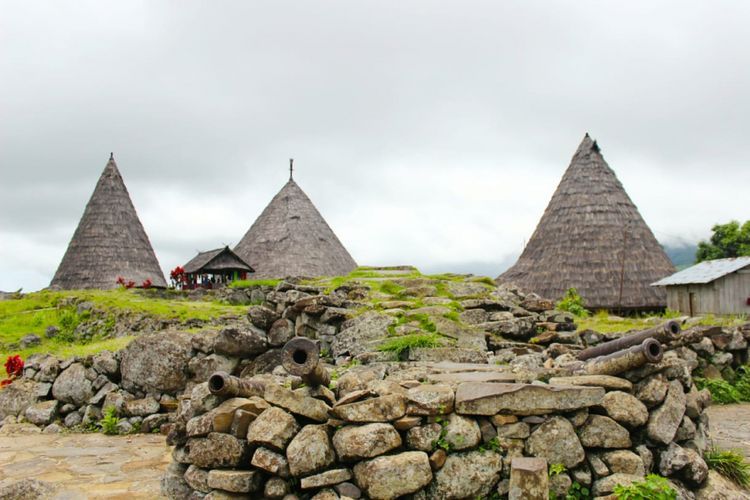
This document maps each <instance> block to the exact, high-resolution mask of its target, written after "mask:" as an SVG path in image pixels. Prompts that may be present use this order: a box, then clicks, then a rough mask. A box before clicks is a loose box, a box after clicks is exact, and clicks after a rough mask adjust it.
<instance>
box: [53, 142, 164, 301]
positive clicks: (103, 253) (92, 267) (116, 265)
mask: <svg viewBox="0 0 750 500" xmlns="http://www.w3.org/2000/svg"><path fill="white" fill-rule="evenodd" d="M119 276H122V277H123V278H125V280H126V281H129V280H132V281H134V282H135V284H136V286H140V285H141V284H142V283H143V282H144V281H145V280H147V279H150V280H151V282H152V284H153V286H155V287H166V286H167V282H166V281H165V280H164V274H162V271H161V268H160V267H159V262H158V261H157V260H156V255H155V254H154V250H153V248H151V243H150V242H149V240H148V236H146V231H144V230H143V226H142V225H141V221H140V220H139V219H138V214H137V213H136V212H135V207H134V206H133V202H132V201H130V195H129V194H128V190H127V188H126V187H125V183H124V182H123V180H122V176H121V175H120V171H119V170H118V169H117V165H116V164H115V160H114V158H113V157H112V156H111V155H110V158H109V161H108V162H107V166H106V167H104V172H102V175H101V177H100V178H99V182H97V184H96V188H95V189H94V194H92V195H91V199H90V200H89V202H88V204H87V205H86V209H85V210H84V212H83V216H82V217H81V221H80V222H79V223H78V227H77V228H76V231H75V233H73V239H71V240H70V244H69V245H68V249H67V251H66V252H65V255H64V256H63V259H62V262H60V267H58V268H57V272H56V273H55V277H54V278H52V283H50V287H53V288H61V289H67V290H72V289H82V288H99V289H109V288H115V287H116V286H117V284H116V281H117V278H118V277H119Z"/></svg>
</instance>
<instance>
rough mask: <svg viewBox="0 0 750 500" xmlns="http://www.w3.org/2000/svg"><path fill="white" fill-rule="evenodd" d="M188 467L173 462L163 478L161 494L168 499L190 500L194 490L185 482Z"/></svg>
mask: <svg viewBox="0 0 750 500" xmlns="http://www.w3.org/2000/svg"><path fill="white" fill-rule="evenodd" d="M186 470H187V466H185V465H183V464H180V463H177V462H172V463H170V464H169V465H168V466H167V470H166V471H165V472H164V475H163V476H162V478H161V494H162V495H164V496H165V497H167V498H175V499H183V498H188V497H189V496H190V495H191V494H192V493H193V489H192V488H191V487H190V485H188V484H187V482H185V477H184V476H185V471H186Z"/></svg>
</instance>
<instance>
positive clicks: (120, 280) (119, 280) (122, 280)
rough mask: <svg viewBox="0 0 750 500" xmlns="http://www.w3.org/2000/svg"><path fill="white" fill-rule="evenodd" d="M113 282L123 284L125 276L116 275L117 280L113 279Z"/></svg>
mask: <svg viewBox="0 0 750 500" xmlns="http://www.w3.org/2000/svg"><path fill="white" fill-rule="evenodd" d="M115 283H117V284H118V285H120V286H125V278H123V277H122V276H118V277H117V281H115Z"/></svg>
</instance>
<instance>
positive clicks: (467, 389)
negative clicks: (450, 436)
mask: <svg viewBox="0 0 750 500" xmlns="http://www.w3.org/2000/svg"><path fill="white" fill-rule="evenodd" d="M603 398H604V389H602V388H601V387H577V386H547V385H537V384H502V383H499V384H496V383H471V382H466V383H463V384H461V385H459V386H458V390H457V391H456V404H455V407H456V412H457V413H461V414H465V415H488V416H489V415H495V414H497V413H500V412H503V413H512V414H514V415H544V414H547V413H553V412H555V411H572V410H577V409H579V408H586V407H589V406H594V405H598V404H601V401H602V399H603Z"/></svg>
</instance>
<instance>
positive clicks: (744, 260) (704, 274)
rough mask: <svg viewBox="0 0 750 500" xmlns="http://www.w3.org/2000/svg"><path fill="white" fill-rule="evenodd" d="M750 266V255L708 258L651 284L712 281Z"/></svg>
mask: <svg viewBox="0 0 750 500" xmlns="http://www.w3.org/2000/svg"><path fill="white" fill-rule="evenodd" d="M747 266H750V257H735V258H732V259H716V260H706V261H704V262H701V263H700V264H696V265H694V266H692V267H688V268H687V269H683V270H682V271H680V272H678V273H674V274H673V275H672V276H667V277H666V278H664V279H662V280H659V281H657V282H656V283H652V284H651V286H666V285H690V284H705V283H711V282H712V281H714V280H717V279H719V278H721V277H722V276H726V275H727V274H731V273H733V272H735V271H739V270H740V269H742V268H743V267H747Z"/></svg>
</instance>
